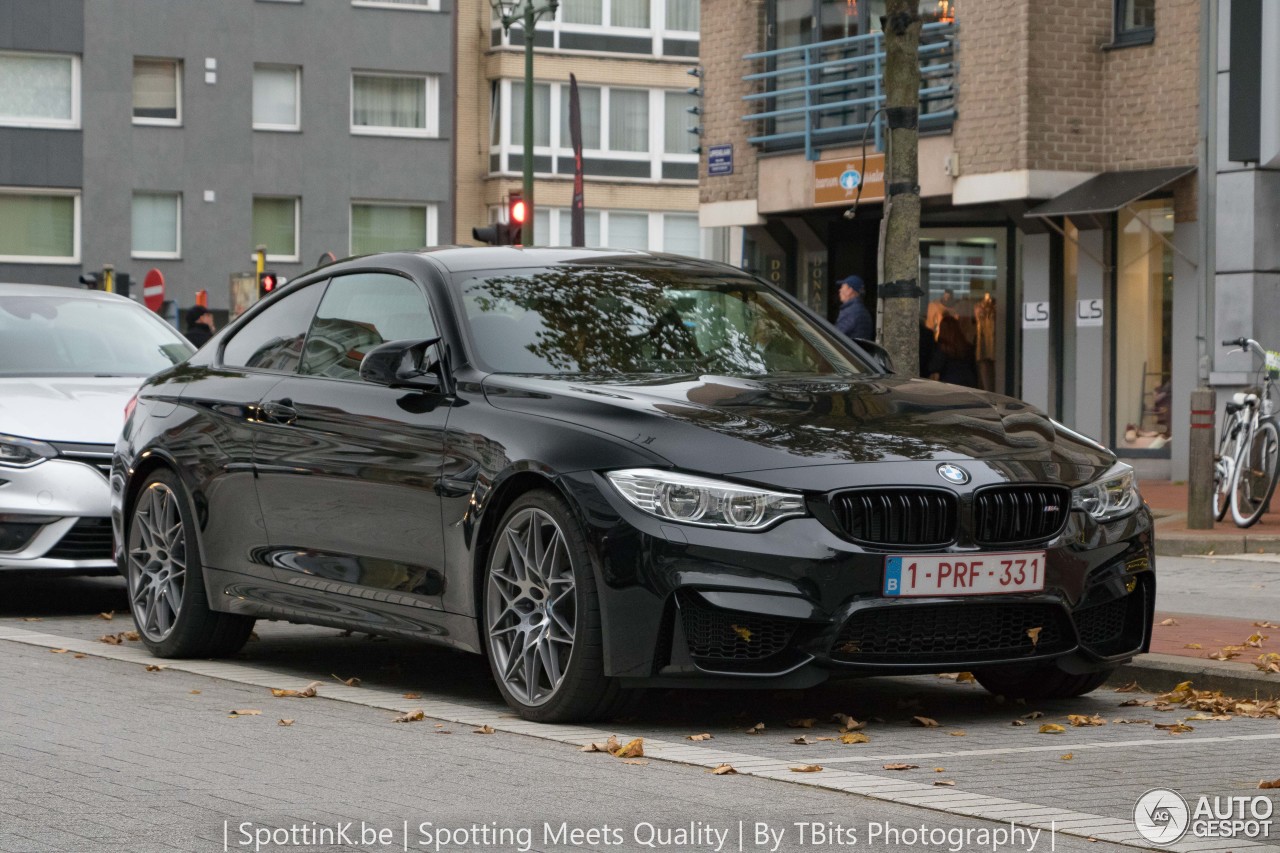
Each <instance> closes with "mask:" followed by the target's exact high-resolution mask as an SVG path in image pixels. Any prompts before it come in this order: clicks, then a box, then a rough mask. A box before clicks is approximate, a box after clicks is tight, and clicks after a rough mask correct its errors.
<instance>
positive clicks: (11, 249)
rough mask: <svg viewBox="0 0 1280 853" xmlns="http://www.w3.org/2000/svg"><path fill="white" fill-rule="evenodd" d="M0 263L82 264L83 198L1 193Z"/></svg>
mask: <svg viewBox="0 0 1280 853" xmlns="http://www.w3.org/2000/svg"><path fill="white" fill-rule="evenodd" d="M0 261H9V262H13V263H24V264H66V263H79V262H80V194H79V193H78V192H67V191H61V190H27V189H24V190H13V189H0Z"/></svg>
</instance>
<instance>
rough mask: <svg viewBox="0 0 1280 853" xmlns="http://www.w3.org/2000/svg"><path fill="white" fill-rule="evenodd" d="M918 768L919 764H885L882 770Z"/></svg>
mask: <svg viewBox="0 0 1280 853" xmlns="http://www.w3.org/2000/svg"><path fill="white" fill-rule="evenodd" d="M919 766H920V765H919V764H886V765H884V769H885V770H915V769H917V768H918V767H919ZM935 769H937V768H935Z"/></svg>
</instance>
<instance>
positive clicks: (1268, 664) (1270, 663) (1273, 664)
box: [1253, 652, 1280, 672]
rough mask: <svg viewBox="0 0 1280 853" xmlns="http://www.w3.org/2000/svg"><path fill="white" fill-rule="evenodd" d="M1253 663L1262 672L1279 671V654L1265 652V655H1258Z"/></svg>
mask: <svg viewBox="0 0 1280 853" xmlns="http://www.w3.org/2000/svg"><path fill="white" fill-rule="evenodd" d="M1253 665H1254V666H1255V667H1257V668H1258V669H1259V670H1260V671H1262V672H1280V654H1278V653H1276V652H1267V653H1266V654H1265V655H1258V659H1257V661H1255V662H1254V664H1253Z"/></svg>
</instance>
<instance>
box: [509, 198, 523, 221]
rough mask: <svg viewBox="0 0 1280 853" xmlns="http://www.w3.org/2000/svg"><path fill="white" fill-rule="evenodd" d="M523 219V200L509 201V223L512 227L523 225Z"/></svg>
mask: <svg viewBox="0 0 1280 853" xmlns="http://www.w3.org/2000/svg"><path fill="white" fill-rule="evenodd" d="M524 218H525V207H524V199H521V198H517V199H513V200H512V201H511V222H512V224H514V225H523V224H524Z"/></svg>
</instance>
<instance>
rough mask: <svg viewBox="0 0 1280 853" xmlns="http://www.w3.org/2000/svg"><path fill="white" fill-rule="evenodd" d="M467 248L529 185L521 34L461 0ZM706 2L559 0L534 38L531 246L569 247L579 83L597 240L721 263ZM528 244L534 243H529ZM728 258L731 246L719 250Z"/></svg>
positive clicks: (478, 1)
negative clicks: (702, 49) (708, 197)
mask: <svg viewBox="0 0 1280 853" xmlns="http://www.w3.org/2000/svg"><path fill="white" fill-rule="evenodd" d="M456 2H457V13H456V14H457V25H458V66H457V85H458V92H457V99H458V112H457V116H458V138H457V181H458V183H457V213H456V217H457V218H456V223H455V225H454V231H455V233H456V234H457V235H458V238H459V240H460V241H461V242H473V241H471V240H470V239H469V237H470V234H471V229H472V228H473V227H475V226H477V225H484V224H486V223H489V222H494V221H498V220H499V219H500V218H502V217H504V216H505V215H506V214H505V199H506V198H507V195H508V193H510V192H511V191H513V190H515V191H519V190H520V188H521V175H522V169H523V163H524V160H523V158H524V156H525V152H524V144H523V139H524V137H523V133H524V97H523V93H524V43H525V42H524V32H523V27H522V26H520V25H519V24H517V25H515V26H514V27H512V29H511V31H510V32H506V31H504V30H503V28H502V26H501V24H500V23H499V21H498V19H497V18H496V17H495V15H494V14H493V12H492V9H491V6H490V4H489V2H488V0H456ZM701 5H702V4H700V2H699V0H562V2H561V3H560V4H559V8H558V10H557V11H556V13H555V15H554V16H553V17H551V18H543V19H542V20H540V21H539V23H538V25H537V27H536V29H535V31H534V50H535V61H534V109H535V115H534V127H533V131H534V150H533V155H532V156H533V158H534V160H533V163H534V174H535V185H534V200H535V212H534V222H533V225H534V229H533V230H534V240H533V241H532V242H534V243H536V244H538V245H566V246H567V245H569V244H570V205H571V202H572V195H573V172H574V159H573V150H572V147H571V145H570V140H569V120H568V116H569V75H570V73H571V72H572V73H573V74H574V76H575V77H576V78H577V82H578V88H579V103H580V106H581V115H582V133H583V172H584V175H585V189H584V200H585V209H586V217H585V220H586V221H585V225H586V243H587V245H589V246H611V247H616V248H637V249H653V250H659V251H669V252H677V253H680V254H686V255H695V256H705V257H712V256H716V255H717V251H718V247H717V244H716V239H715V233H713V232H707V231H705V230H704V229H701V228H699V225H698V155H697V153H696V151H695V149H696V148H697V146H698V145H699V144H701V140H700V138H699V135H698V134H697V133H696V132H693V133H691V132H690V131H691V130H696V129H697V128H698V126H699V121H698V119H699V116H698V115H696V114H695V113H693V112H690V110H691V108H697V107H699V106H700V105H699V98H698V95H697V94H696V93H694V94H690V93H689V91H688V90H689V89H696V88H697V87H698V85H699V79H698V78H697V77H694V76H691V75H690V74H689V73H688V71H689V70H690V69H693V68H696V67H697V65H698V54H699V28H700V20H699V17H700V16H699V13H700V7H701ZM526 242H528V240H527V236H526ZM720 254H721V255H723V252H722V251H721V252H720Z"/></svg>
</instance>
